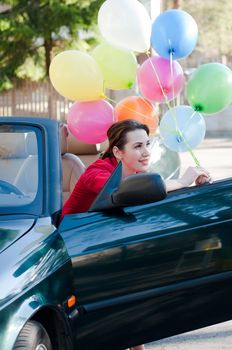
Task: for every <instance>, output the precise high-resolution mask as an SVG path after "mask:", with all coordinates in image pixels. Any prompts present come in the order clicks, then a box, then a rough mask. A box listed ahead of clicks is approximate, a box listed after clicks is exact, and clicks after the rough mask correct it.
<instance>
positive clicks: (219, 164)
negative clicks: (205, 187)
mask: <svg viewBox="0 0 232 350" xmlns="http://www.w3.org/2000/svg"><path fill="white" fill-rule="evenodd" d="M194 154H195V155H196V157H197V158H198V160H199V161H200V163H201V166H204V167H205V168H207V169H208V170H209V171H210V173H211V176H212V177H213V178H214V179H215V180H218V179H223V178H227V177H231V176H232V132H231V138H207V139H205V140H204V142H203V143H202V144H201V145H200V146H199V147H198V148H197V149H196V150H194ZM180 156H181V163H182V169H186V167H187V166H189V165H194V161H193V159H192V157H191V156H190V154H189V153H182V154H180ZM146 349H147V350H231V349H232V321H229V322H225V323H221V324H218V325H214V326H211V327H206V328H202V329H199V330H196V331H194V332H189V333H184V334H181V335H178V336H175V337H171V338H167V339H164V340H161V341H158V342H154V343H150V344H147V345H146Z"/></svg>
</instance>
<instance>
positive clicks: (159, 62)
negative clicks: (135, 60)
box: [137, 56, 184, 102]
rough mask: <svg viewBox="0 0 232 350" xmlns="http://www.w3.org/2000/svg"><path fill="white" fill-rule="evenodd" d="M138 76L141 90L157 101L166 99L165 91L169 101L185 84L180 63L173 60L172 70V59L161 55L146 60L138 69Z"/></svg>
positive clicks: (146, 95)
mask: <svg viewBox="0 0 232 350" xmlns="http://www.w3.org/2000/svg"><path fill="white" fill-rule="evenodd" d="M137 78H138V87H139V90H140V92H141V93H142V94H143V95H144V96H145V97H146V98H148V99H150V100H153V101H156V102H164V101H166V100H165V96H164V93H165V95H166V98H167V100H168V101H170V100H172V99H173V98H175V97H176V96H177V95H178V94H179V93H180V91H181V90H182V88H183V86H184V73H183V70H182V68H181V66H180V64H179V63H178V62H176V61H173V62H172V70H171V67H170V61H169V60H167V59H165V58H162V57H159V56H153V57H151V58H149V59H147V60H146V61H144V62H143V64H142V65H141V66H140V67H139V69H138V74H137ZM161 87H162V89H163V92H164V93H163V92H162V89H161ZM173 89H174V91H173ZM173 92H174V93H173Z"/></svg>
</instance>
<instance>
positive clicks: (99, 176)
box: [84, 168, 112, 193]
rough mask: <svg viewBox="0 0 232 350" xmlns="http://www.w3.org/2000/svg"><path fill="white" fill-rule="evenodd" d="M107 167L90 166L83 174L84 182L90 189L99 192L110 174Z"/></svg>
mask: <svg viewBox="0 0 232 350" xmlns="http://www.w3.org/2000/svg"><path fill="white" fill-rule="evenodd" d="M111 173H112V172H111V171H109V170H108V169H100V168H92V169H88V171H87V172H86V174H85V179H84V183H85V185H86V187H88V188H89V189H90V190H91V191H93V192H95V193H99V192H100V191H101V189H102V187H103V186H104V185H105V183H106V181H107V180H108V179H109V177H110V175H111Z"/></svg>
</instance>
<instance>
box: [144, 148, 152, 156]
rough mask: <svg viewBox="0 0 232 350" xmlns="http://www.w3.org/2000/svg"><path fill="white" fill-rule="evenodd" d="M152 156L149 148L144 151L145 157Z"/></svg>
mask: <svg viewBox="0 0 232 350" xmlns="http://www.w3.org/2000/svg"><path fill="white" fill-rule="evenodd" d="M150 154H151V151H150V149H149V148H148V147H145V148H144V150H143V155H144V156H150Z"/></svg>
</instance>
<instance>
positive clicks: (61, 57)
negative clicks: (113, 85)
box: [49, 50, 103, 101]
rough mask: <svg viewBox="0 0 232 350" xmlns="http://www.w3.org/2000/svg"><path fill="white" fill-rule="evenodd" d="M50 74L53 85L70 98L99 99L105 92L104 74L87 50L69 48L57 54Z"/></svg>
mask: <svg viewBox="0 0 232 350" xmlns="http://www.w3.org/2000/svg"><path fill="white" fill-rule="evenodd" d="M49 75H50V79H51V83H52V85H53V87H54V88H55V89H56V90H57V92H59V94H61V95H62V96H64V97H66V98H68V99H70V100H79V101H92V100H98V99H100V98H101V96H102V94H103V76H102V73H101V70H100V68H99V67H98V64H97V63H96V61H95V60H94V59H93V57H91V56H90V55H88V54H87V53H85V52H81V51H77V50H67V51H63V52H61V53H59V54H58V55H56V56H55V57H54V58H53V60H52V62H51V65H50V68H49Z"/></svg>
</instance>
